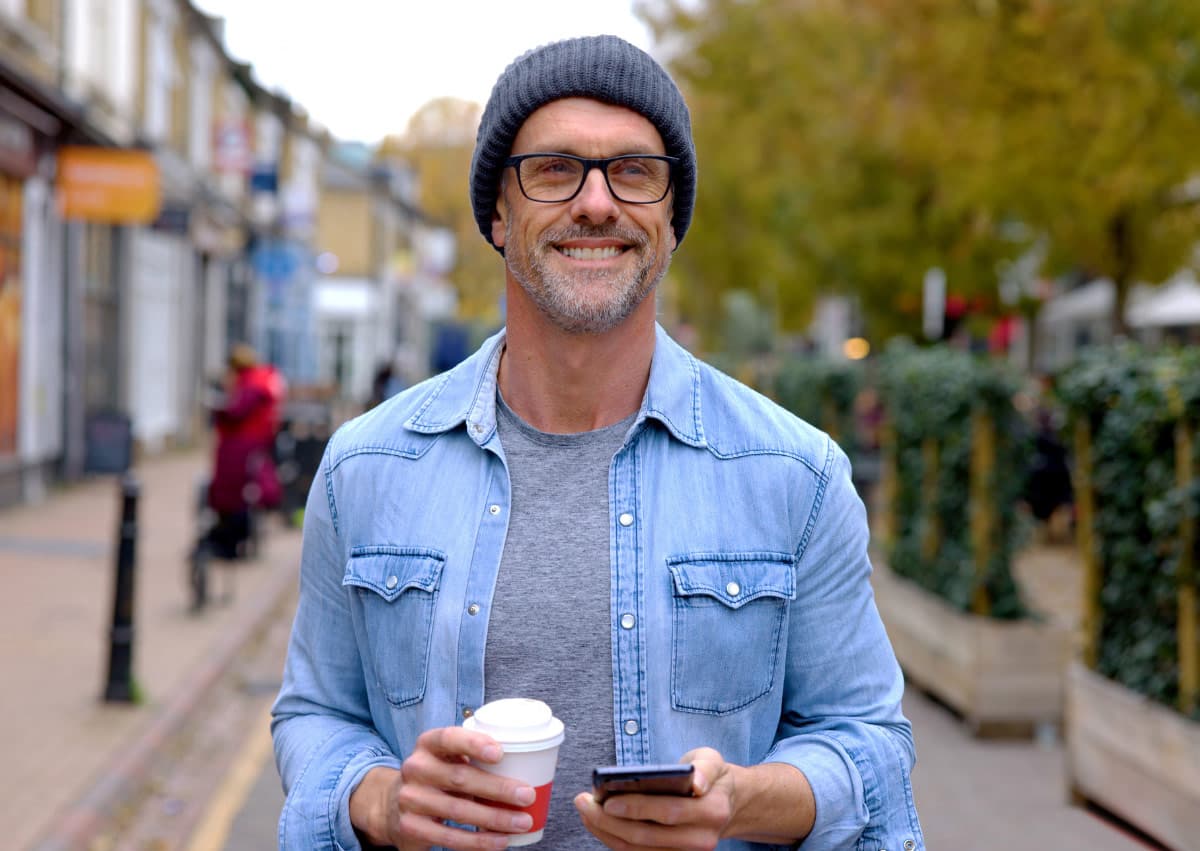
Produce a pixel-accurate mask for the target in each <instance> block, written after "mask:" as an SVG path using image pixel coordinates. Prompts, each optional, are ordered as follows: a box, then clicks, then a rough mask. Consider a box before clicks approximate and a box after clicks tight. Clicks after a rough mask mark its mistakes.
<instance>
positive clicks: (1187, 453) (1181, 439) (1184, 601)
mask: <svg viewBox="0 0 1200 851" xmlns="http://www.w3.org/2000/svg"><path fill="white" fill-rule="evenodd" d="M1194 437H1195V436H1194V435H1193V433H1192V428H1191V424H1190V423H1189V422H1187V420H1184V419H1181V420H1179V421H1178V422H1177V423H1176V424H1175V479H1176V483H1177V484H1178V485H1179V489H1180V491H1181V492H1182V493H1183V494H1184V501H1183V517H1182V518H1181V519H1180V521H1179V544H1180V554H1179V572H1178V579H1179V616H1178V618H1179V621H1178V624H1177V630H1178V636H1179V711H1180V712H1182V713H1183V714H1184V715H1187V716H1190V715H1191V714H1192V712H1194V711H1195V709H1196V705H1197V701H1198V700H1200V639H1198V638H1197V629H1196V563H1195V558H1196V516H1195V514H1194V513H1193V511H1192V494H1191V490H1192V482H1193V481H1194V479H1195V462H1194V460H1193V459H1194V458H1195V457H1196V456H1195V454H1194Z"/></svg>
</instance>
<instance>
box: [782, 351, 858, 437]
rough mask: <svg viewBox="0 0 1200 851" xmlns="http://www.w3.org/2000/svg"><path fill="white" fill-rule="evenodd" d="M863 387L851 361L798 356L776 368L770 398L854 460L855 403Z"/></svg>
mask: <svg viewBox="0 0 1200 851" xmlns="http://www.w3.org/2000/svg"><path fill="white" fill-rule="evenodd" d="M862 385H863V378H862V367H861V366H860V365H858V364H855V363H854V362H852V361H835V360H832V359H830V358H826V357H818V356H807V357H806V356H799V355H797V356H792V357H788V358H787V359H785V360H783V361H782V362H781V363H780V364H779V368H778V370H777V372H776V374H775V376H774V394H773V395H774V397H775V400H776V401H777V402H779V404H780V405H782V406H783V407H785V408H787V409H788V410H789V411H791V412H792V413H793V414H795V415H796V416H798V417H800V418H801V419H803V420H806V421H807V422H809V423H811V424H812V425H814V426H816V427H817V428H819V429H822V430H824V431H826V432H828V433H829V435H830V436H831V437H832V438H833V439H834V440H836V441H837V442H838V445H839V446H841V447H842V449H843V450H844V451H845V452H846V453H847V454H848V455H849V456H850V457H851V458H854V457H855V454H856V450H857V449H858V447H857V445H856V443H857V441H856V436H857V435H856V432H857V429H856V427H855V425H856V423H855V410H854V401H855V399H856V398H857V397H858V393H859V391H860V390H861V389H862Z"/></svg>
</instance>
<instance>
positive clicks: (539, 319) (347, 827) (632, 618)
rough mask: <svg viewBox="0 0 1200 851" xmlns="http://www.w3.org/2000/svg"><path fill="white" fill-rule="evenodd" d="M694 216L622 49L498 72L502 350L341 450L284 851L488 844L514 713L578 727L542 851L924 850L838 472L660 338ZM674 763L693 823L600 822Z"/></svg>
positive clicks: (664, 122) (299, 680)
mask: <svg viewBox="0 0 1200 851" xmlns="http://www.w3.org/2000/svg"><path fill="white" fill-rule="evenodd" d="M695 185H696V162H695V151H694V147H693V144H692V139H691V127H690V119H689V116H688V110H687V107H686V105H685V104H684V102H683V99H682V97H681V95H680V94H679V91H678V89H677V88H676V86H675V84H674V83H673V82H672V81H671V79H670V78H669V77H668V76H667V74H666V72H665V71H664V70H663V69H662V68H661V67H660V66H659V65H658V64H657V63H655V62H654V61H653V60H652V59H651V58H650V57H649V56H647V55H646V54H645V53H643V52H642V51H640V50H638V49H637V48H635V47H633V46H632V45H630V44H628V43H626V42H624V41H621V40H620V39H617V38H614V37H611V36H601V37H595V38H583V39H573V40H568V41H563V42H556V43H554V44H550V45H547V46H544V47H542V48H539V49H537V50H534V51H531V52H529V53H527V54H525V55H524V56H522V57H520V58H519V59H517V60H516V61H515V62H514V63H513V64H512V65H510V66H509V68H508V69H506V70H505V72H504V73H503V74H502V75H501V77H500V79H499V80H498V82H497V83H496V86H495V88H494V89H493V91H492V95H491V98H490V100H489V102H488V104H487V107H486V108H485V111H484V114H483V118H482V122H481V125H480V128H479V134H478V139H477V144H476V150H475V155H474V158H473V161H472V167H471V193H472V202H473V204H474V209H475V214H476V218H477V219H478V221H479V225H480V230H481V231H482V233H483V235H484V236H485V238H487V239H488V240H489V241H490V242H491V243H492V244H493V245H494V246H495V247H496V248H497V249H498V250H499V251H500V252H501V253H502V254H503V255H504V262H505V282H506V296H507V304H508V310H507V318H506V328H505V331H504V332H502V333H501V334H499V335H497V336H496V337H493V338H492V339H491V340H488V341H487V342H486V343H484V345H483V347H482V348H481V349H480V350H479V352H477V353H476V354H475V355H473V356H472V357H471V358H469V359H467V360H466V361H465V362H463V363H462V364H460V365H459V366H457V367H456V368H454V369H453V370H451V371H450V372H448V373H446V374H444V375H441V376H439V377H437V378H434V379H431V380H430V381H429V382H426V383H424V384H421V385H418V386H416V387H413V388H411V389H410V390H407V391H405V392H404V393H402V394H400V395H399V396H397V397H396V398H394V399H392V400H390V401H389V402H387V403H385V404H384V405H382V406H380V407H379V408H377V409H376V410H374V411H372V412H370V413H368V414H366V415H364V416H363V417H361V418H359V419H358V420H356V421H354V422H352V423H350V424H348V425H347V426H345V427H343V428H342V429H341V430H340V431H339V432H338V434H337V435H336V436H335V437H334V438H333V440H332V442H331V444H330V446H329V449H328V451H327V454H326V457H325V460H324V463H323V469H322V475H321V476H320V478H319V482H318V486H317V487H315V488H314V489H313V492H312V495H311V497H310V500H309V504H308V509H307V511H306V514H305V537H304V554H303V559H302V566H301V598H300V603H299V608H298V611H297V614H296V622H295V626H294V628H293V634H292V644H291V647H290V650H289V655H288V662H287V670H286V674H285V682H284V685H283V689H282V692H281V694H280V697H279V699H278V701H277V703H276V706H275V710H274V711H275V721H274V733H275V743H276V755H277V760H278V763H279V767H280V771H281V774H282V776H283V779H284V784H285V786H286V787H287V790H288V798H287V804H286V805H285V807H284V811H283V814H282V817H281V821H280V845H281V847H283V848H286V849H306V851H307V849H314V848H320V849H326V848H328V849H334V848H354V847H358V846H359V844H360V843H362V844H365V845H368V847H369V846H371V845H374V846H394V847H397V848H401V849H408V848H427V847H430V846H439V847H446V848H457V849H469V848H502V847H505V845H506V843H507V840H508V837H509V836H510V835H511V834H514V833H520V832H523V831H525V830H527V829H528V828H529V821H528V816H527V815H525V814H520V813H514V812H513V811H512V809H511V807H513V806H518V805H522V804H528V803H530V802H531V801H532V799H533V795H534V790H533V789H531V788H528V787H523V786H522V784H520V783H518V782H516V781H513V780H510V779H505V778H501V777H496V776H493V775H491V774H488V773H487V772H485V771H483V770H482V769H480V768H478V767H477V766H475V765H472V764H471V762H472V761H474V762H477V763H494V762H496V761H497V760H498V759H499V757H500V749H499V747H498V746H497V743H496V742H495V741H493V740H492V739H491V738H490V737H488V736H486V735H483V734H482V733H479V732H477V731H471V730H466V729H464V728H463V727H462V726H461V722H462V720H463V719H464V718H465V717H469V716H470V715H471V714H472V713H473V711H474V709H475V708H476V707H478V706H480V705H481V704H482V703H484V702H486V701H491V700H494V699H498V698H503V697H532V698H538V699H541V700H544V701H545V702H547V703H548V704H549V705H550V706H551V707H553V709H554V711H555V714H556V715H557V716H559V717H560V718H562V719H563V721H564V722H565V724H566V741H565V742H564V743H563V746H562V750H561V751H560V753H559V768H558V773H557V775H556V778H555V784H554V795H553V798H552V803H551V811H550V817H549V822H548V824H547V827H546V834H545V838H544V839H543V841H542V843H541V845H542V847H544V848H568V849H574V848H585V847H601V845H604V846H607V847H610V848H622V849H627V848H713V847H716V846H717V843H718V842H720V847H721V848H729V849H733V848H749V847H754V843H766V844H778V845H795V844H796V843H798V842H801V841H802V842H803V848H805V849H819V850H820V851H826V850H827V849H829V851H832V849H866V851H880V849H889V851H900V849H905V851H912V849H915V848H919V847H923V840H922V837H921V831H920V827H919V825H918V822H917V816H916V813H915V811H914V809H913V806H912V793H911V790H910V786H909V772H910V769H911V766H912V764H913V747H912V738H911V731H910V728H909V725H908V722H907V721H906V720H905V719H904V717H903V716H902V714H901V712H900V697H901V692H902V680H901V676H900V672H899V670H898V667H897V665H896V662H895V658H894V656H893V654H892V651H891V647H890V645H889V644H888V641H887V637H886V635H885V634H884V631H883V627H882V625H881V623H880V620H879V617H878V614H877V612H876V610H875V606H874V602H873V598H872V595H871V590H870V587H869V585H868V574H869V572H870V565H869V563H868V560H867V553H866V550H867V531H866V521H865V513H864V511H863V507H862V503H861V502H860V501H859V500H858V498H857V497H856V496H855V495H854V491H853V488H852V486H851V484H850V477H849V469H848V464H847V461H846V458H845V456H844V455H843V454H842V452H841V451H840V450H839V449H838V448H837V447H836V446H835V445H834V444H833V443H832V442H831V441H830V440H829V439H828V438H827V437H826V436H825V435H824V434H821V433H820V432H818V431H816V430H815V429H812V428H810V427H809V426H807V425H805V424H804V423H802V422H800V421H799V420H797V419H796V418H795V417H793V416H791V415H790V414H788V413H786V412H785V411H783V410H781V409H780V408H778V407H777V406H775V405H773V404H772V403H771V402H769V401H767V400H765V399H764V398H762V397H761V396H758V395H757V394H755V393H753V392H752V391H750V390H748V389H747V388H745V387H743V386H741V385H739V384H737V383H736V382H734V381H733V380H731V379H729V378H727V377H725V376H723V375H721V374H719V373H717V372H716V371H714V370H712V369H710V368H708V367H706V366H704V365H702V364H700V363H699V362H697V361H696V360H694V359H693V358H692V357H691V356H690V355H689V354H687V352H685V351H684V350H683V349H681V348H680V347H679V346H678V345H677V344H675V343H674V342H673V341H672V340H671V339H670V338H669V337H668V336H667V335H666V333H665V332H664V331H663V330H662V329H661V328H659V327H658V326H657V325H656V322H655V303H654V299H653V298H652V297H651V294H652V293H653V291H654V288H655V286H656V285H657V283H658V282H659V280H661V278H662V276H663V274H664V273H665V272H666V269H667V266H668V263H669V261H670V256H671V253H672V251H673V250H674V249H675V247H676V246H677V244H678V243H679V241H680V240H682V239H683V236H684V235H685V233H686V232H687V228H688V223H689V221H690V219H691V215H692V204H693V199H694V197H695ZM681 760H682V761H687V762H691V763H693V764H694V765H695V767H696V777H695V781H694V791H695V793H696V795H695V797H692V798H684V797H657V798H656V797H650V796H639V795H624V796H617V797H615V798H612V799H610V800H608V801H606V802H605V804H604V805H603V807H601V806H599V805H597V804H596V802H595V801H594V799H593V798H592V796H591V794H590V793H589V792H588V787H589V785H590V783H589V778H590V773H591V769H592V768H593V767H594V766H596V765H604V764H612V763H621V764H631V763H633V764H636V763H662V762H676V761H681ZM506 806H507V807H510V809H506V808H505V807H506Z"/></svg>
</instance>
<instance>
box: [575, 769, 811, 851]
mask: <svg viewBox="0 0 1200 851" xmlns="http://www.w3.org/2000/svg"><path fill="white" fill-rule="evenodd" d="M680 762H690V763H692V764H693V765H695V766H696V772H695V774H694V775H693V778H692V793H693V795H694V797H691V798H684V797H682V796H678V795H636V794H628V795H614V796H612V797H611V798H609V799H608V800H606V801H605V802H604V805H603V806H601V805H600V804H597V803H596V800H595V798H593V797H592V796H591V794H590V793H586V792H585V793H583V794H580V795H578V796H576V798H575V807H576V809H578V810H579V814H580V816H581V817H582V818H583V824H584V826H585V827H587V829H588V830H589V831H591V833H592V835H594V836H595V837H596V838H597V839H599V840H600V841H601V842H603V843H604V845H605V846H606V847H608V848H612V849H615V851H639V849H650V848H680V849H685V851H691V849H699V851H711V849H713V848H716V847H717V843H718V842H720V841H721V840H722V839H724V838H726V837H731V836H732V837H738V838H741V839H748V840H751V841H757V842H766V843H769V844H782V845H786V844H790V843H792V842H795V841H796V840H798V839H803V838H804V837H805V836H807V835H808V832H809V831H810V830H811V829H812V824H813V822H812V820H813V816H814V814H815V805H814V802H813V797H812V789H811V787H810V786H809V785H808V780H807V778H805V776H804V775H803V774H801V773H800V772H799V771H797V770H796V769H795V768H793V767H792V766H790V765H784V764H782V763H766V764H763V765H755V766H751V767H749V768H745V767H742V766H739V765H734V764H733V763H729V762H726V761H725V759H724V758H723V757H722V756H721V754H719V753H718V752H717V751H715V750H713V749H712V748H699V749H697V750H694V751H689V752H688V753H686V754H684V755H683V758H682V759H681V760H680Z"/></svg>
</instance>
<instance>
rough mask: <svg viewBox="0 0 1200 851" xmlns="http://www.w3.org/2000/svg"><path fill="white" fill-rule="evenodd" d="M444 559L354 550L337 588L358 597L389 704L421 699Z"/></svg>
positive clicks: (405, 550)
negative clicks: (341, 586) (344, 587)
mask: <svg viewBox="0 0 1200 851" xmlns="http://www.w3.org/2000/svg"><path fill="white" fill-rule="evenodd" d="M445 563H446V556H445V555H444V554H443V553H440V552H438V551H436V550H429V549H424V548H420V547H395V546H373V547H365V546H364V547H355V548H354V550H353V551H352V552H351V553H350V561H349V562H348V563H347V565H346V573H345V576H344V577H343V579H342V584H343V585H344V586H347V587H353V588H355V589H356V590H357V592H358V605H359V607H360V608H359V612H360V614H361V617H362V623H363V627H364V629H365V631H366V638H367V644H366V648H367V653H368V654H369V655H368V661H369V663H370V665H371V667H372V670H373V672H374V675H375V679H376V682H377V683H378V685H379V688H380V689H381V690H382V691H383V694H384V696H385V697H386V698H387V700H388V702H389V703H391V704H392V705H393V706H396V707H401V706H408V705H410V704H413V703H417V702H418V701H420V700H421V699H422V698H423V697H424V696H425V681H426V676H427V674H428V670H429V647H430V638H431V635H432V632H433V611H434V604H435V603H436V602H437V592H438V585H439V584H440V582H441V578H442V568H443V567H444V566H445Z"/></svg>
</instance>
